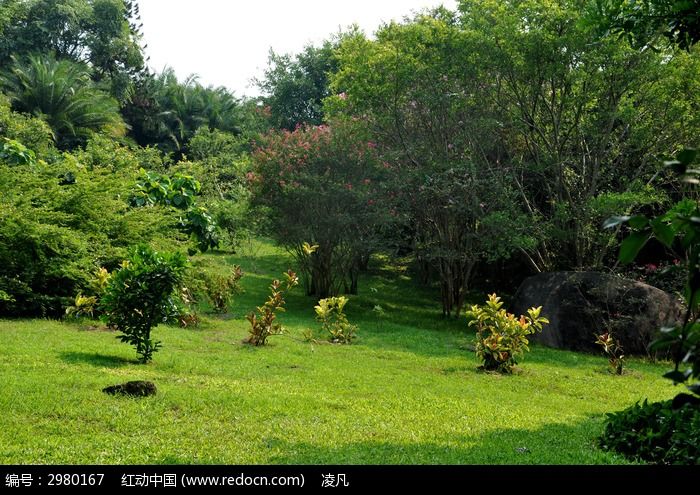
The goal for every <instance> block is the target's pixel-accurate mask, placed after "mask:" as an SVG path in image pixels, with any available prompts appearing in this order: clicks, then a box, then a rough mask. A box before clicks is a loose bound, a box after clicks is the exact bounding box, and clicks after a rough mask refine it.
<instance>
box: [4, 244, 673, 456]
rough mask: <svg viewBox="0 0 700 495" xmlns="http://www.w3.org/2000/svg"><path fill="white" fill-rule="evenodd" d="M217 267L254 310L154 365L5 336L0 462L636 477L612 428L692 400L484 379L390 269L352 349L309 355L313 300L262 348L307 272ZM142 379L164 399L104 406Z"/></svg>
mask: <svg viewBox="0 0 700 495" xmlns="http://www.w3.org/2000/svg"><path fill="white" fill-rule="evenodd" d="M206 261H207V263H208V264H210V265H211V266H216V265H221V264H223V263H239V264H241V265H242V266H243V268H244V270H245V271H246V276H245V277H244V279H243V286H244V288H245V293H244V294H242V295H240V296H238V297H237V299H236V303H235V304H234V307H233V309H232V312H231V314H229V315H224V316H222V317H211V318H208V319H206V320H205V321H204V323H203V324H202V325H201V326H200V327H199V328H197V329H179V328H169V327H160V328H158V330H157V331H156V337H157V338H158V339H160V340H162V341H163V349H162V350H161V351H160V352H158V353H157V354H156V355H155V359H154V362H153V363H151V364H149V365H146V366H143V365H139V364H136V362H135V357H136V355H135V352H134V351H133V350H132V349H131V348H130V347H129V346H127V345H126V344H121V343H120V342H118V341H117V339H116V338H115V335H116V334H115V333H113V332H109V331H106V330H104V329H103V328H98V329H95V328H94V327H92V326H90V325H88V324H86V323H60V322H55V321H44V320H33V321H0V338H1V341H0V342H1V344H0V377H1V381H0V463H2V464H8V463H20V464H24V463H124V464H133V463H149V464H151V463H168V464H171V463H197V464H203V463H216V464H249V463H252V464H257V463H262V464H277V463H295V464H296V463H299V464H307V463H308V464H316V463H329V464H330V463H349V464H370V463H371V464H394V463H410V464H464V463H466V464H474V463H479V464H480V463H488V464H492V463H506V464H531V463H532V464H535V463H536V464H543V463H544V464H558V463H567V464H572V463H573V464H590V463H593V464H609V463H621V462H624V460H623V459H622V458H620V457H619V456H616V455H612V454H609V453H605V452H602V451H600V450H599V449H598V448H597V447H596V436H597V435H598V434H599V433H600V432H601V429H602V425H603V419H604V414H605V413H606V412H611V411H616V410H619V409H622V408H624V407H627V406H629V405H631V404H633V403H634V402H635V401H638V400H640V399H644V398H649V399H651V400H660V399H668V398H670V397H672V396H673V395H674V392H677V390H674V389H673V387H672V386H671V385H669V383H668V382H667V381H666V380H663V379H662V378H660V375H661V373H662V372H663V371H664V370H665V369H666V368H667V365H666V366H665V365H663V364H661V365H658V364H657V365H653V364H649V363H647V362H645V361H643V360H630V363H629V368H630V372H629V373H628V374H626V375H624V376H621V377H617V376H613V375H610V374H609V373H607V370H606V360H605V359H604V358H603V357H599V356H591V355H581V354H575V353H571V352H561V351H555V350H550V349H545V348H542V347H537V346H535V347H534V348H533V350H532V352H531V353H530V354H528V355H527V356H526V358H525V360H524V361H523V362H522V363H521V365H522V366H521V373H520V374H518V375H516V376H500V375H495V374H488V373H482V372H479V371H477V366H478V363H477V361H476V358H475V356H474V354H473V352H471V351H470V350H469V348H470V344H471V339H472V332H470V331H468V330H467V328H466V323H465V321H464V319H460V320H459V321H444V320H442V319H441V318H440V315H439V304H438V303H436V301H435V294H433V293H432V292H431V291H429V290H425V289H422V288H419V287H417V286H415V285H414V284H413V282H412V281H411V280H410V279H409V278H408V277H407V276H406V275H405V274H403V273H402V272H401V271H400V270H395V269H394V270H391V269H389V268H382V267H380V266H378V265H377V266H375V267H374V269H373V271H372V273H371V274H370V275H368V276H367V277H365V278H364V279H363V280H362V281H361V286H360V296H358V297H353V298H352V299H351V301H350V303H349V311H348V314H349V317H350V320H351V321H352V322H354V323H357V324H358V325H359V327H360V333H359V335H360V339H359V340H358V341H357V342H356V343H355V344H353V345H352V346H337V345H330V344H323V343H309V342H305V341H304V339H303V337H302V335H303V333H304V331H305V330H306V329H309V328H316V327H317V325H316V324H315V322H314V320H313V309H312V306H313V304H312V301H311V300H310V299H308V298H306V297H305V296H303V294H302V291H301V290H296V291H295V293H294V294H293V295H292V296H290V298H289V311H288V313H286V314H285V315H284V316H283V321H284V323H285V324H286V327H287V328H288V330H289V334H288V335H285V336H280V337H272V338H271V340H270V345H269V346H267V347H265V348H251V347H249V346H247V345H244V344H242V343H241V341H242V340H243V339H244V338H245V336H246V333H247V322H246V321H245V320H244V319H243V315H244V313H245V312H247V311H249V310H250V309H252V308H253V307H254V306H255V305H258V304H260V303H262V301H263V300H264V299H265V295H266V292H267V289H266V287H267V285H268V284H269V281H270V279H271V276H272V275H274V274H280V273H281V272H282V271H283V270H284V269H286V268H287V266H288V265H289V264H290V261H289V260H288V258H286V256H285V255H284V254H283V253H281V252H279V251H276V250H275V249H273V248H271V247H270V246H269V245H266V244H253V245H251V246H248V247H247V248H246V249H243V250H241V251H240V254H239V255H236V256H223V255H210V256H208V257H207V258H206ZM377 304H379V305H381V306H382V307H383V309H384V311H385V314H384V315H383V316H381V317H379V316H377V315H376V314H375V313H373V312H372V308H374V306H375V305H377ZM137 379H147V380H153V381H154V382H155V383H156V384H157V386H158V390H159V393H158V395H157V396H156V397H154V398H149V399H141V400H137V399H128V398H118V397H112V396H107V395H106V394H104V393H102V392H101V389H102V388H103V387H105V386H108V385H113V384H116V383H120V382H124V381H128V380H137Z"/></svg>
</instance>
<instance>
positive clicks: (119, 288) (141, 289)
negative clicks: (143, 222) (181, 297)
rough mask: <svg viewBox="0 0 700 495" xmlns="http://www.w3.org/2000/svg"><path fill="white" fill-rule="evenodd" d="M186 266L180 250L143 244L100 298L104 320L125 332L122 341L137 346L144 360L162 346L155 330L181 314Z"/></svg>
mask: <svg viewBox="0 0 700 495" xmlns="http://www.w3.org/2000/svg"><path fill="white" fill-rule="evenodd" d="M186 267H187V259H186V258H185V257H184V256H182V255H181V254H179V253H174V254H170V253H158V252H156V251H154V250H153V249H151V248H149V247H148V246H145V245H139V246H137V247H135V248H134V249H132V250H131V251H130V253H129V257H128V258H127V260H126V261H125V262H123V263H122V265H121V267H120V268H119V269H118V270H116V271H115V272H114V273H113V274H112V276H111V277H110V280H109V283H108V285H107V287H106V289H105V291H104V294H103V296H102V300H101V301H100V307H101V309H102V311H103V312H104V320H105V322H106V323H107V324H108V325H111V326H113V327H115V328H116V329H117V330H119V331H120V332H121V333H122V335H120V336H119V339H120V340H121V341H122V342H125V343H128V344H130V345H132V346H134V348H135V349H136V353H137V354H138V355H139V356H141V357H140V360H141V362H143V363H148V362H149V361H151V359H153V353H154V352H156V351H157V350H158V348H159V347H160V342H157V341H154V340H153V339H151V330H152V329H153V328H154V327H155V326H156V325H158V324H159V323H163V322H169V321H176V320H177V318H178V316H179V313H180V312H179V309H178V305H177V299H176V296H175V291H176V289H178V287H179V285H180V283H181V282H182V279H183V277H184V271H185V268H186Z"/></svg>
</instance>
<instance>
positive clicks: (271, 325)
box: [246, 270, 299, 346]
mask: <svg viewBox="0 0 700 495" xmlns="http://www.w3.org/2000/svg"><path fill="white" fill-rule="evenodd" d="M284 277H285V284H284V286H283V285H282V282H280V281H279V280H273V282H272V285H270V297H269V298H268V299H267V301H266V302H265V304H263V305H262V306H259V307H258V308H257V311H258V313H257V314H255V313H250V314H249V315H248V317H247V319H248V321H249V322H250V335H249V336H248V339H247V340H246V342H247V343H249V344H251V345H254V346H261V345H265V343H266V342H267V338H268V337H269V336H270V335H280V334H282V332H283V331H284V329H283V328H282V325H281V324H280V323H278V322H277V321H276V320H277V314H276V313H277V312H278V311H284V304H285V301H284V293H285V292H288V291H289V290H291V289H292V287H294V286H296V285H297V284H298V283H299V278H298V277H297V275H296V273H294V272H293V271H291V270H288V271H287V273H285V274H284Z"/></svg>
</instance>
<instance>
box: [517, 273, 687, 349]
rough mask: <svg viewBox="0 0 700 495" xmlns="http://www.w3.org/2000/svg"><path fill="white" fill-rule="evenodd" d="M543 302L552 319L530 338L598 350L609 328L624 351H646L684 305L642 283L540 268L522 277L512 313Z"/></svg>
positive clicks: (557, 345) (678, 316)
mask: <svg viewBox="0 0 700 495" xmlns="http://www.w3.org/2000/svg"><path fill="white" fill-rule="evenodd" d="M533 306H542V315H543V316H545V317H547V318H548V319H549V321H550V323H549V325H546V326H545V327H544V330H543V331H542V332H541V333H539V334H537V335H533V336H532V339H531V340H533V341H535V342H539V343H541V344H543V345H546V346H549V347H555V348H558V349H570V350H574V351H592V352H600V351H601V348H600V347H599V346H598V345H596V344H595V340H596V335H599V334H601V333H604V332H607V331H612V332H613V336H614V337H615V338H617V339H618V341H619V342H620V343H621V345H622V347H623V349H624V351H625V354H637V355H648V350H647V347H648V345H649V344H650V343H651V342H652V341H653V340H654V339H655V338H656V336H657V335H658V332H659V329H660V328H661V327H664V326H672V325H675V324H676V323H677V322H679V321H680V319H681V314H682V306H681V304H680V302H679V301H678V300H677V299H676V298H675V297H674V296H673V295H671V294H668V293H667V292H664V291H662V290H660V289H657V288H656V287H652V286H650V285H647V284H643V283H641V282H635V281H633V280H627V279H623V278H620V277H616V276H613V275H608V274H605V273H598V272H553V273H542V274H539V275H535V276H534V277H530V278H528V279H526V280H525V281H524V282H523V283H522V284H521V285H520V288H519V289H518V292H517V293H516V294H515V298H514V300H513V303H512V304H511V310H510V311H511V312H512V313H515V314H516V315H520V314H527V309H528V308H531V307H533Z"/></svg>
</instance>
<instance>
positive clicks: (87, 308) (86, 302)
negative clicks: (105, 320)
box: [66, 268, 111, 318]
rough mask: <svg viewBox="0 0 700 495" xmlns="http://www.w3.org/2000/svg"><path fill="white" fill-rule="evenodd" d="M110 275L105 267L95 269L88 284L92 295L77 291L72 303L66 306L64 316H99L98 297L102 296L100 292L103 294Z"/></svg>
mask: <svg viewBox="0 0 700 495" xmlns="http://www.w3.org/2000/svg"><path fill="white" fill-rule="evenodd" d="M110 277H111V274H110V273H109V272H108V271H107V269H106V268H100V269H99V270H97V271H96V272H95V276H94V278H93V279H92V281H91V282H90V285H89V290H90V292H91V293H92V295H91V296H85V295H83V294H81V293H79V294H78V295H77V296H75V303H74V305H73V306H69V307H68V308H66V316H68V317H73V318H81V317H88V318H94V317H95V316H99V314H100V309H99V305H100V299H101V298H102V294H104V291H105V289H106V288H107V285H108V284H109V279H110Z"/></svg>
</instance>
